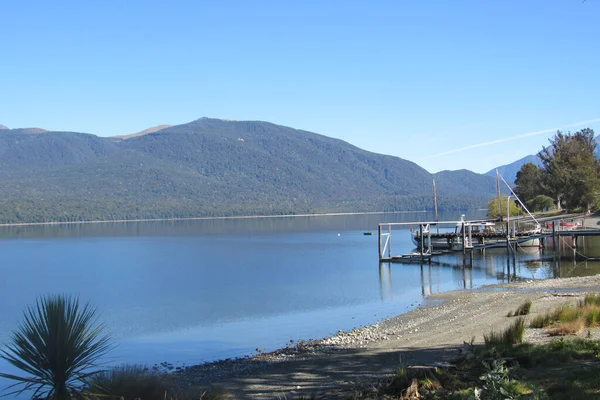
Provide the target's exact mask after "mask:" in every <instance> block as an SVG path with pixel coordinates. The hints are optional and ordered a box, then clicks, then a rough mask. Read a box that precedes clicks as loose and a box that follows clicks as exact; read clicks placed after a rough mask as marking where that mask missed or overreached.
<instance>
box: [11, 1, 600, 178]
mask: <svg viewBox="0 0 600 400" xmlns="http://www.w3.org/2000/svg"><path fill="white" fill-rule="evenodd" d="M0 10H1V12H0V15H1V21H2V22H1V23H0V55H1V57H2V58H1V60H2V62H1V63H0V124H3V125H6V126H8V127H10V128H16V127H42V128H45V129H50V130H70V131H79V132H89V133H94V134H97V135H100V136H112V135H118V134H127V133H133V132H136V131H140V130H142V129H145V128H148V127H151V126H155V125H159V124H180V123H185V122H189V121H192V120H195V119H197V118H200V117H203V116H207V117H215V118H226V119H235V120H264V121H270V122H274V123H277V124H281V125H286V126H291V127H294V128H298V129H304V130H309V131H312V132H316V133H320V134H323V135H326V136H331V137H336V138H340V139H343V140H345V141H348V142H350V143H352V144H354V145H356V146H359V147H361V148H364V149H367V150H371V151H375V152H378V153H384V154H391V155H394V156H398V157H402V158H405V159H408V160H411V161H414V162H416V163H418V164H419V165H421V166H423V167H425V168H426V169H428V170H429V171H432V172H435V171H439V170H443V169H460V168H467V169H471V170H473V171H476V172H485V171H487V170H489V169H491V168H493V167H495V166H497V165H501V164H506V163H509V162H512V161H514V160H516V159H518V158H521V157H523V156H525V155H527V154H532V153H535V152H537V151H539V150H540V149H541V147H542V146H543V145H546V144H547V143H548V138H550V137H551V136H552V135H553V132H554V131H555V130H556V129H566V130H571V131H576V130H578V129H580V128H583V127H591V128H593V129H594V130H595V131H596V133H597V134H600V107H599V105H600V101H599V100H598V99H599V94H600V72H598V71H600V67H599V66H600V51H599V46H600V31H599V29H598V20H599V18H600V1H599V0H587V1H585V2H582V1H581V0H528V1H518V0H512V1H494V2H491V1H460V0H459V1H435V0H432V1H401V0H396V1H389V2H388V1H370V2H366V1H362V2H353V1H339V2H334V1H308V0H303V1H292V0H289V1H287V0H279V1H260V0H257V1H226V0H223V1H212V2H209V1H190V2H182V1H172V2H165V1H140V2H135V1H127V2H123V1H119V2H117V1H89V2H88V1H73V2H66V1H57V2H45V1H39V2H37V1H18V2H17V1H3V2H0Z"/></svg>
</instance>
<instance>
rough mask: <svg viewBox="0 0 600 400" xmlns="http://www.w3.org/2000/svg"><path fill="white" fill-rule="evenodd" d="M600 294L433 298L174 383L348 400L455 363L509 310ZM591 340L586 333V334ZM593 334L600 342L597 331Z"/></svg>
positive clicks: (494, 291) (505, 289)
mask: <svg viewBox="0 0 600 400" xmlns="http://www.w3.org/2000/svg"><path fill="white" fill-rule="evenodd" d="M597 291H600V276H592V277H577V278H562V279H548V280H538V281H527V282H517V283H510V284H501V285H493V286H487V287H484V288H481V289H478V290H459V291H452V292H445V293H439V294H434V295H432V296H429V297H428V303H429V304H433V305H429V306H427V305H425V306H421V307H419V308H417V309H415V310H413V311H411V312H409V313H406V314H402V315H399V316H397V317H394V318H390V319H387V320H385V321H382V322H380V323H378V324H375V325H371V326H367V327H364V328H360V329H356V330H353V331H351V332H341V331H340V332H339V333H338V334H337V335H335V336H333V337H330V338H325V339H322V340H316V341H311V342H301V343H290V345H289V346H288V347H287V348H284V349H280V350H277V351H274V352H271V353H262V354H257V355H256V356H253V357H249V358H242V359H236V360H224V361H219V362H214V363H208V364H203V365H198V366H192V367H187V368H185V369H184V370H182V371H179V372H176V373H175V374H174V377H175V378H177V380H178V381H179V383H180V384H181V385H184V386H193V387H197V386H199V387H206V386H208V385H217V386H220V387H224V388H226V389H228V390H229V391H230V392H231V393H232V395H233V396H235V398H248V399H272V398H287V399H291V398H294V397H298V396H303V395H304V396H307V395H311V394H321V395H323V394H325V397H327V398H333V397H344V396H345V394H347V390H348V388H350V387H351V386H352V385H354V384H356V383H357V382H362V383H364V382H368V381H369V380H373V379H375V378H378V377H381V376H382V375H384V374H389V373H393V372H394V371H395V370H396V369H398V368H399V367H400V366H401V365H404V366H407V365H419V364H420V365H422V364H432V363H436V362H447V361H450V360H452V359H454V358H455V357H456V355H457V350H458V348H460V347H462V345H463V343H464V342H470V341H471V340H472V338H474V341H475V343H483V335H484V334H486V333H489V331H490V330H491V329H495V330H499V329H502V328H504V327H505V326H508V325H509V324H510V323H511V322H512V321H513V319H511V318H507V317H506V314H507V313H508V311H511V310H515V309H516V308H517V307H518V306H519V305H520V304H522V303H523V302H524V301H525V300H527V299H529V300H531V301H532V302H533V306H532V309H531V315H530V316H528V318H531V317H532V316H535V315H537V314H539V313H545V312H546V310H548V309H552V308H555V307H558V306H559V305H561V304H564V303H567V302H574V301H578V300H579V299H581V298H583V296H584V295H585V293H586V292H597ZM586 334H588V332H587V331H586ZM589 334H591V335H592V337H598V338H600V332H598V331H594V332H590V333H589ZM525 338H526V341H529V342H534V343H539V342H544V341H549V340H550V338H549V337H548V335H547V334H546V332H545V331H544V330H538V329H527V331H526V336H525Z"/></svg>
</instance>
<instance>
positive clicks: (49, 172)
mask: <svg viewBox="0 0 600 400" xmlns="http://www.w3.org/2000/svg"><path fill="white" fill-rule="evenodd" d="M433 179H435V180H436V184H437V187H438V199H439V204H440V209H448V210H459V209H460V210H465V209H467V208H480V207H482V206H484V205H485V204H486V202H487V200H488V199H489V198H490V197H491V196H493V194H494V192H495V183H494V180H493V179H492V178H490V177H486V176H483V175H480V174H476V173H474V172H471V171H466V170H463V171H458V172H453V171H442V172H439V173H437V174H431V173H429V172H428V171H426V170H425V169H423V168H422V167H420V166H418V165H417V164H415V163H413V162H411V161H408V160H404V159H401V158H399V157H394V156H388V155H382V154H377V153H373V152H368V151H366V150H363V149H360V148H358V147H356V146H354V145H352V144H350V143H347V142H345V141H343V140H340V139H334V138H329V137H327V136H324V135H320V134H317V133H312V132H308V131H304V130H299V129H294V128H290V127H285V126H281V125H276V124H273V123H270V122H263V121H225V120H220V119H212V118H201V119H198V120H195V121H192V122H189V123H187V124H181V125H175V126H171V127H168V128H164V129H160V130H156V131H154V132H149V133H146V134H144V135H139V136H134V137H130V138H128V139H126V140H117V141H115V140H114V137H112V138H110V137H99V136H96V135H93V134H85V133H77V132H46V133H45V134H43V135H26V134H24V133H22V132H18V131H15V130H10V131H8V132H4V133H3V134H1V135H0V184H2V186H3V193H4V194H3V196H2V198H0V221H1V222H46V221H81V220H102V219H104V220H106V219H141V218H186V217H199V216H226V215H231V216H233V215H267V214H271V215H273V214H299V213H302V214H304V213H319V212H351V211H352V212H358V211H400V210H411V209H412V210H415V209H431V208H432V207H433V204H432V203H433V201H432V197H433V193H432V186H431V184H432V180H433Z"/></svg>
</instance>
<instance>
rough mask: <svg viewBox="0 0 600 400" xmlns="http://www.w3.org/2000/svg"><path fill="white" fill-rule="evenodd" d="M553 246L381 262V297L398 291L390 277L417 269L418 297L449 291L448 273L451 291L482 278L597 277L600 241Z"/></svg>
mask: <svg viewBox="0 0 600 400" xmlns="http://www.w3.org/2000/svg"><path fill="white" fill-rule="evenodd" d="M564 239H565V240H562V241H561V243H560V245H559V243H558V241H557V243H556V246H555V245H554V243H553V242H552V240H550V241H549V242H548V243H547V246H546V247H545V248H538V247H519V248H517V249H516V251H508V250H507V249H487V250H485V251H481V252H475V253H474V255H473V258H472V259H471V258H470V257H469V256H468V255H467V256H463V255H462V253H453V254H448V255H443V256H440V257H438V258H437V259H435V261H434V262H432V263H423V264H400V263H389V262H386V263H383V262H382V263H380V266H379V279H380V288H381V298H382V300H386V299H389V298H390V293H393V292H394V291H395V290H397V288H394V287H393V284H392V277H393V275H394V274H395V275H398V277H399V279H397V281H398V282H400V283H399V284H401V285H402V284H403V283H402V279H401V277H402V276H403V275H405V274H406V270H407V269H411V268H419V269H420V285H421V294H422V296H423V297H427V296H429V295H431V294H434V293H439V292H441V291H444V290H449V288H448V285H447V284H445V283H446V282H445V279H447V277H448V274H450V275H451V276H452V281H453V282H454V287H453V288H451V289H472V288H474V287H475V286H477V284H475V283H474V282H475V281H478V282H481V280H482V277H481V275H485V276H486V277H487V279H486V280H489V278H495V280H496V282H497V283H505V282H506V283H508V282H514V281H519V280H535V279H548V278H564V277H575V276H590V275H596V274H600V238H599V237H588V238H579V239H578V243H577V247H575V246H574V242H573V241H572V240H571V238H564Z"/></svg>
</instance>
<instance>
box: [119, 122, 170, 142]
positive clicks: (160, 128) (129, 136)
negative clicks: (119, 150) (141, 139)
mask: <svg viewBox="0 0 600 400" xmlns="http://www.w3.org/2000/svg"><path fill="white" fill-rule="evenodd" d="M172 126H173V125H157V126H153V127H152V128H148V129H144V130H143V131H140V132H136V133H132V134H130V135H119V136H113V138H115V139H129V138H132V137H137V136H143V135H146V134H148V133H154V132H158V131H161V130H163V129H165V128H170V127H172Z"/></svg>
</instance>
